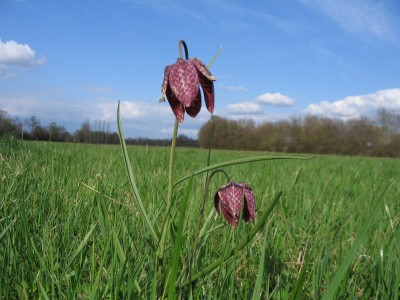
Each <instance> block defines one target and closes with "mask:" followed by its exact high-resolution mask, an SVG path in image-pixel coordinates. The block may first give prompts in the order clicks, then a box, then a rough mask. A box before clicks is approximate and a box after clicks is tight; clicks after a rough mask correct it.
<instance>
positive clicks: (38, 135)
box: [0, 110, 198, 147]
mask: <svg viewBox="0 0 400 300" xmlns="http://www.w3.org/2000/svg"><path fill="white" fill-rule="evenodd" d="M4 135H12V136H15V137H17V138H19V139H23V140H38V141H53V142H69V143H90V144H119V135H118V134H117V133H116V132H111V123H110V122H107V121H103V120H95V121H94V122H92V123H91V122H90V121H89V120H86V121H84V122H82V124H81V127H80V128H79V129H78V130H76V131H75V132H74V133H72V134H71V133H70V132H68V131H67V130H66V129H65V127H64V126H61V125H57V124H56V123H55V122H52V123H50V124H49V125H48V126H42V125H41V123H40V121H39V120H38V119H37V118H36V117H35V116H31V117H30V118H27V119H25V120H21V119H19V118H12V117H11V116H10V115H9V114H8V113H7V112H6V111H4V110H0V136H4ZM126 143H127V144H128V145H149V146H168V145H170V143H171V140H170V139H150V138H128V139H126ZM177 145H178V146H185V147H197V146H198V143H197V140H196V139H191V138H189V137H187V136H185V135H179V136H178V138H177Z"/></svg>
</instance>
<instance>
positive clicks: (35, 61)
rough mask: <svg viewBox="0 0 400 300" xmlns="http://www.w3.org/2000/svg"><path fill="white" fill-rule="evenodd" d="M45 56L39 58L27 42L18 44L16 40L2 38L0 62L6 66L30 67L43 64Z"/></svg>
mask: <svg viewBox="0 0 400 300" xmlns="http://www.w3.org/2000/svg"><path fill="white" fill-rule="evenodd" d="M44 62H45V58H40V59H39V58H37V57H36V53H35V51H33V50H32V49H31V47H29V45H27V44H18V43H17V42H15V41H12V40H11V41H6V42H3V41H2V40H1V39H0V64H1V65H5V66H20V67H30V66H33V65H41V64H43V63H44Z"/></svg>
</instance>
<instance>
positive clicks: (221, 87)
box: [218, 83, 248, 92]
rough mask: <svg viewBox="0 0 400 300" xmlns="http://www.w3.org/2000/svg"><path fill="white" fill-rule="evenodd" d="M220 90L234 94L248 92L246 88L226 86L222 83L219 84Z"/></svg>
mask: <svg viewBox="0 0 400 300" xmlns="http://www.w3.org/2000/svg"><path fill="white" fill-rule="evenodd" d="M218 87H219V88H220V89H223V90H227V91H233V92H247V91H248V90H247V88H245V87H244V86H240V85H224V84H222V83H220V84H219V86H218Z"/></svg>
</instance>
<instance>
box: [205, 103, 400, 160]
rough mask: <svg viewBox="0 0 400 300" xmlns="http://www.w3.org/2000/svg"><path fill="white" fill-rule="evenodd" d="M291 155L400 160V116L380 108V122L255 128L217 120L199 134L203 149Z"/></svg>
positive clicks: (295, 122)
mask: <svg viewBox="0 0 400 300" xmlns="http://www.w3.org/2000/svg"><path fill="white" fill-rule="evenodd" d="M213 127H214V128H215V129H214V138H213V148H216V149H236V150H259V151H272V152H290V153H319V154H339V155H368V156H388V157H399V156H400V114H398V113H395V112H392V111H389V110H387V109H384V108H380V109H379V110H378V111H377V118H375V119H370V118H366V117H362V118H359V119H353V120H348V121H340V120H334V119H330V118H322V117H317V116H312V115H309V116H305V117H293V118H291V119H289V120H282V121H279V122H265V123H262V124H260V125H257V126H256V125H255V123H254V121H252V120H239V121H235V120H229V119H224V118H221V117H217V116H216V117H214V124H213V121H212V119H210V120H209V121H208V122H207V123H206V124H204V125H203V127H202V128H201V129H200V131H199V141H198V142H199V146H200V147H203V148H207V147H208V145H209V141H210V137H211V136H212V132H213Z"/></svg>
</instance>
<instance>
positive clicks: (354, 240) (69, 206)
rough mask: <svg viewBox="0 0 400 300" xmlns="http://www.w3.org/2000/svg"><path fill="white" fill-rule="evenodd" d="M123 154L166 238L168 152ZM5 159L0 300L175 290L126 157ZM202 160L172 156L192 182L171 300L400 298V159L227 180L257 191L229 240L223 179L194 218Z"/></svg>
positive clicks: (43, 151) (37, 149) (323, 163)
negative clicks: (218, 200)
mask: <svg viewBox="0 0 400 300" xmlns="http://www.w3.org/2000/svg"><path fill="white" fill-rule="evenodd" d="M128 151H129V157H130V162H131V164H132V169H133V174H134V178H135V180H136V184H137V188H138V191H139V193H140V195H141V198H142V201H143V205H144V207H145V209H146V211H147V213H148V217H149V219H150V222H151V224H152V226H153V228H154V229H155V231H156V232H157V234H159V233H160V232H161V229H162V226H163V222H164V220H165V213H166V194H167V188H168V161H169V148H162V147H128ZM0 154H1V156H0V298H2V299H14V298H20V299H35V298H36V299H37V298H41V299H56V298H60V299H99V298H101V299H116V298H117V299H151V298H152V297H154V291H155V290H156V289H157V286H156V285H157V283H156V279H155V278H156V277H157V276H158V278H160V276H161V278H164V279H165V282H168V276H172V275H171V274H172V273H171V274H170V273H168V274H161V275H160V274H157V269H156V268H157V267H156V264H157V254H156V252H157V249H156V246H155V245H154V243H153V242H152V238H151V233H150V232H149V230H148V227H147V226H146V223H145V221H144V219H143V218H142V216H141V210H140V208H139V207H138V205H137V202H136V200H135V198H134V193H133V191H132V188H131V185H130V183H129V180H128V177H127V173H126V169H125V165H124V160H123V155H122V152H121V147H120V146H104V145H85V144H66V143H47V142H21V141H17V140H14V139H3V140H1V141H0ZM255 155H272V156H273V155H278V154H273V153H261V152H239V151H222V150H218V151H214V150H213V151H212V152H211V162H210V163H211V164H216V163H219V162H222V161H226V160H234V159H240V158H246V157H249V156H255ZM298 156H300V155H298ZM301 156H302V157H305V158H306V157H311V156H307V155H301ZM207 158H208V150H205V149H195V148H193V149H191V148H178V149H177V151H176V157H175V171H174V177H175V181H178V180H179V179H180V178H183V177H185V176H188V178H189V179H187V180H184V181H182V182H180V183H178V184H176V185H175V187H174V190H173V207H172V210H171V212H170V213H171V214H172V216H173V217H172V220H174V221H173V223H172V224H171V229H170V234H169V236H170V239H169V241H167V243H166V249H165V253H166V255H165V258H164V259H165V261H164V264H165V265H170V266H171V268H177V269H176V272H175V275H174V276H176V278H175V280H174V285H169V286H173V289H174V290H173V291H168V290H167V292H164V293H163V294H162V296H163V297H165V298H167V297H170V298H171V297H172V298H176V299H190V298H192V299H288V298H292V299H399V289H400V262H399V253H400V234H399V221H400V160H399V159H385V158H370V157H344V156H316V157H314V158H312V159H309V160H300V159H287V160H267V161H259V162H250V163H246V164H237V165H230V166H227V167H224V168H223V169H224V170H225V171H226V172H227V173H228V174H229V176H230V177H231V179H232V180H233V181H236V182H247V183H250V185H251V187H252V189H253V192H254V194H255V199H256V206H257V220H256V222H251V223H249V224H246V223H244V222H243V221H242V220H241V221H240V223H239V226H238V227H237V228H236V229H232V227H231V226H230V224H229V223H228V222H227V221H226V220H225V219H224V218H223V217H222V215H221V216H219V217H218V216H217V214H216V212H215V209H214V194H215V192H216V191H217V190H218V188H219V187H220V186H222V185H223V184H225V183H226V179H225V177H224V176H223V175H222V174H216V175H215V176H214V177H213V179H212V181H211V183H210V186H209V190H208V193H207V194H206V198H205V199H206V201H205V213H204V215H201V214H200V209H201V206H202V199H203V194H204V190H205V189H204V186H205V181H206V175H205V174H200V175H198V176H195V177H190V175H191V174H192V173H193V172H194V171H195V170H199V169H202V168H204V167H206V166H207ZM280 191H282V195H281V197H280V198H279V200H278V202H277V203H276V204H275V205H272V206H271V203H273V200H274V197H275V199H278V198H277V197H278V196H279V194H278V193H279V192H280ZM277 195H278V196H277ZM269 209H272V210H271V212H270V213H269V214H268V217H267V218H266V219H265V221H264V222H262V223H257V222H258V221H259V219H261V218H262V216H263V215H264V213H265V212H267V211H268V210H269ZM255 226H261V227H260V228H259V230H257V231H256V233H255V235H254V237H253V238H252V239H250V237H249V236H251V233H252V232H253V229H254V227H255ZM198 229H200V235H199V239H198V241H197V242H198V247H197V252H196V253H195V254H193V244H194V241H195V237H196V232H197V230H198ZM177 243H179V245H180V246H179V247H178V248H179V249H178V250H176V248H177V247H176V244H177ZM218 261H219V262H221V263H220V264H215V262H218ZM173 262H175V263H173ZM210 266H211V267H210ZM212 266H215V267H213V268H212ZM166 270H168V268H166ZM188 274H191V275H190V276H189V275H188ZM158 295H160V294H159V293H158ZM171 295H172V296H171Z"/></svg>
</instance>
